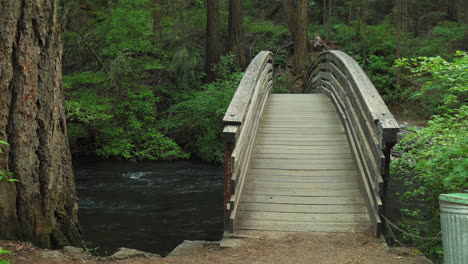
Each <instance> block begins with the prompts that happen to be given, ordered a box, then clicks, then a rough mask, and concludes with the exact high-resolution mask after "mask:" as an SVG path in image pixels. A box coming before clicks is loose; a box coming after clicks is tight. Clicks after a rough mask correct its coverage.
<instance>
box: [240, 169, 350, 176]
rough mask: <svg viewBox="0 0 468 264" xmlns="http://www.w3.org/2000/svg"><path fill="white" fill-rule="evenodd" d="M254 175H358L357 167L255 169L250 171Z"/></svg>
mask: <svg viewBox="0 0 468 264" xmlns="http://www.w3.org/2000/svg"><path fill="white" fill-rule="evenodd" d="M249 173H250V174H252V175H277V176H281V175H286V176H303V177H311V176H354V175H358V174H357V172H356V170H355V169H352V170H279V169H255V168H252V169H250V171H249Z"/></svg>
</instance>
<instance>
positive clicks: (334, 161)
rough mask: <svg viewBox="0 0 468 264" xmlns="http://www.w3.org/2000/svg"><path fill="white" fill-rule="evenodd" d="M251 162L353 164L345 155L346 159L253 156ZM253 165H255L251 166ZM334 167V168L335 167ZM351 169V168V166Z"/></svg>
mask: <svg viewBox="0 0 468 264" xmlns="http://www.w3.org/2000/svg"><path fill="white" fill-rule="evenodd" d="M252 162H253V163H254V164H258V165H261V164H272V163H276V164H280V165H284V164H295V165H320V164H331V165H336V164H353V163H354V161H353V159H351V157H349V156H348V157H347V158H346V159H326V160H310V159H265V158H263V159H262V158H258V157H255V159H252ZM253 167H255V166H253ZM335 169H336V168H335ZM351 169H353V168H351Z"/></svg>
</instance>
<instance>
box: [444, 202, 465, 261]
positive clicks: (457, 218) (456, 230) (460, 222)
mask: <svg viewBox="0 0 468 264" xmlns="http://www.w3.org/2000/svg"><path fill="white" fill-rule="evenodd" d="M439 205H440V225H441V228H442V241H443V244H444V262H445V264H467V263H468V193H452V194H441V195H440V196H439Z"/></svg>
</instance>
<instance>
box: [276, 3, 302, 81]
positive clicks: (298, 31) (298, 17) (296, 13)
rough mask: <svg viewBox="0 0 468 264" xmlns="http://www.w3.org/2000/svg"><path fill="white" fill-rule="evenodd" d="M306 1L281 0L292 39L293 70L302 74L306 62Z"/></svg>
mask: <svg viewBox="0 0 468 264" xmlns="http://www.w3.org/2000/svg"><path fill="white" fill-rule="evenodd" d="M294 2H295V5H294V4H293V3H294ZM307 2H308V1H307V0H296V1H293V0H282V4H283V10H284V13H285V16H286V24H287V25H288V28H289V31H290V32H291V35H292V36H293V39H294V58H293V71H294V73H295V74H296V75H302V74H303V73H304V71H305V68H306V64H307V26H308V21H307Z"/></svg>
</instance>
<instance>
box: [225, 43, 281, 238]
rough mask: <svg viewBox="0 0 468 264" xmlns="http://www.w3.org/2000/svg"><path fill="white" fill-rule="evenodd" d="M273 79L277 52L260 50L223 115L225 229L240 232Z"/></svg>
mask: <svg viewBox="0 0 468 264" xmlns="http://www.w3.org/2000/svg"><path fill="white" fill-rule="evenodd" d="M272 79H273V55H272V53H271V52H268V51H262V52H260V53H259V54H258V55H257V56H256V57H255V58H254V59H253V60H252V62H251V63H250V65H249V67H247V70H246V71H245V74H244V77H243V78H242V80H241V82H240V84H239V87H238V88H237V90H236V93H235V94H234V97H233V99H232V101H231V103H230V105H229V107H228V109H227V111H226V114H225V116H224V118H223V122H224V125H225V126H224V130H223V139H224V145H225V152H224V229H225V231H227V232H230V233H233V232H235V231H236V220H237V216H238V214H237V212H238V211H239V208H238V207H239V205H240V199H241V196H242V192H243V189H244V182H245V178H246V175H247V171H248V169H249V164H250V155H251V153H252V152H253V144H254V141H255V136H256V134H257V129H258V125H259V120H260V117H261V115H262V112H263V108H264V106H265V103H266V100H267V98H268V95H269V94H270V92H271V88H272Z"/></svg>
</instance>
